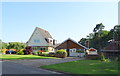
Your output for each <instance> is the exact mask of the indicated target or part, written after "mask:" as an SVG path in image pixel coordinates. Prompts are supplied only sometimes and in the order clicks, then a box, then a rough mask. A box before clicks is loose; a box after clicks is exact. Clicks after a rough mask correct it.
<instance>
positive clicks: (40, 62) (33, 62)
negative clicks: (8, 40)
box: [9, 57, 82, 67]
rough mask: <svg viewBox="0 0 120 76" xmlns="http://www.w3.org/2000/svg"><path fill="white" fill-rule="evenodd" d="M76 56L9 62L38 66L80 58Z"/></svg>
mask: <svg viewBox="0 0 120 76" xmlns="http://www.w3.org/2000/svg"><path fill="white" fill-rule="evenodd" d="M81 59H82V58H81ZM81 59H80V58H78V57H68V58H63V59H27V60H11V61H9V62H14V63H19V64H22V65H26V66H33V67H40V66H43V65H50V64H57V63H64V62H70V61H76V60H81Z"/></svg>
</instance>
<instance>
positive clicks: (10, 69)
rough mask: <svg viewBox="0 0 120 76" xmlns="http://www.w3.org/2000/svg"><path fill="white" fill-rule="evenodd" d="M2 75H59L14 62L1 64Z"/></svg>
mask: <svg viewBox="0 0 120 76" xmlns="http://www.w3.org/2000/svg"><path fill="white" fill-rule="evenodd" d="M2 74H61V73H57V72H54V71H48V70H44V69H40V68H36V67H32V66H26V65H22V64H16V63H14V62H9V61H3V62H2Z"/></svg>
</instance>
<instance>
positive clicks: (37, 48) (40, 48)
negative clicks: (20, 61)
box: [32, 46, 47, 50]
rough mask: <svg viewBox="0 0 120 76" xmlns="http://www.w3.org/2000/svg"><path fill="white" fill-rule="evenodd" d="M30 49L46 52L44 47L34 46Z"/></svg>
mask: <svg viewBox="0 0 120 76" xmlns="http://www.w3.org/2000/svg"><path fill="white" fill-rule="evenodd" d="M32 49H33V50H47V48H46V47H36V46H34V47H32Z"/></svg>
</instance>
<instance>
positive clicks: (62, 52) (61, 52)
mask: <svg viewBox="0 0 120 76" xmlns="http://www.w3.org/2000/svg"><path fill="white" fill-rule="evenodd" d="M55 56H56V57H59V58H65V57H66V56H67V52H66V50H63V49H60V50H57V51H56V54H55Z"/></svg>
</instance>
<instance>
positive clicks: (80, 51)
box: [76, 50, 84, 53]
mask: <svg viewBox="0 0 120 76" xmlns="http://www.w3.org/2000/svg"><path fill="white" fill-rule="evenodd" d="M76 52H77V53H84V51H83V50H76Z"/></svg>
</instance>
